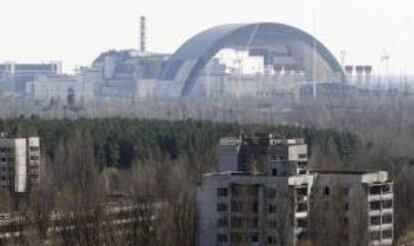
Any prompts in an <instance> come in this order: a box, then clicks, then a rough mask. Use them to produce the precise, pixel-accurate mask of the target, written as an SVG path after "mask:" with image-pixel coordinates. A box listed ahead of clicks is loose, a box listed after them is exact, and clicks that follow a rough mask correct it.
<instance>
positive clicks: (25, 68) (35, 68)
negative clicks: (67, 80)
mask: <svg viewBox="0 0 414 246" xmlns="http://www.w3.org/2000/svg"><path fill="white" fill-rule="evenodd" d="M60 74H62V63H61V62H50V63H15V62H7V63H3V64H0V89H3V90H8V91H14V92H17V93H21V94H24V92H25V90H26V83H27V82H30V81H33V80H34V79H35V78H37V77H38V76H49V75H60Z"/></svg>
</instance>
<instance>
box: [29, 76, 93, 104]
mask: <svg viewBox="0 0 414 246" xmlns="http://www.w3.org/2000/svg"><path fill="white" fill-rule="evenodd" d="M69 94H74V95H75V96H76V98H77V101H79V102H80V103H82V102H86V101H91V100H93V99H94V98H95V93H94V83H90V82H86V81H85V80H84V79H83V78H82V76H77V75H73V76H71V75H60V76H40V77H37V78H36V79H34V81H31V82H28V83H27V84H26V98H30V99H33V100H35V101H39V102H47V103H48V102H52V101H53V102H56V103H57V102H59V101H65V102H66V100H67V97H68V95H69Z"/></svg>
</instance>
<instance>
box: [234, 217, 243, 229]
mask: <svg viewBox="0 0 414 246" xmlns="http://www.w3.org/2000/svg"><path fill="white" fill-rule="evenodd" d="M242 225H243V220H242V219H241V218H240V217H232V218H231V226H232V227H234V228H240V227H242Z"/></svg>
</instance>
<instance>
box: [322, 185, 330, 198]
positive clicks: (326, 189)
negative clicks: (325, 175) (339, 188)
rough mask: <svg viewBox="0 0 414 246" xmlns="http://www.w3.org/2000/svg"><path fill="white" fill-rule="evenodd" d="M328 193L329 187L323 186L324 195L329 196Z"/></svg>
mask: <svg viewBox="0 0 414 246" xmlns="http://www.w3.org/2000/svg"><path fill="white" fill-rule="evenodd" d="M330 193H331V189H329V187H323V194H324V195H325V196H329V194H330Z"/></svg>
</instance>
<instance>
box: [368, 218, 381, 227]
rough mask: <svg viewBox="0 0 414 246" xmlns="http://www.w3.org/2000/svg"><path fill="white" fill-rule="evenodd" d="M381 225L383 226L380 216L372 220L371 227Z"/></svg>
mask: <svg viewBox="0 0 414 246" xmlns="http://www.w3.org/2000/svg"><path fill="white" fill-rule="evenodd" d="M379 224H381V217H380V216H374V217H371V218H370V225H379Z"/></svg>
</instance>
